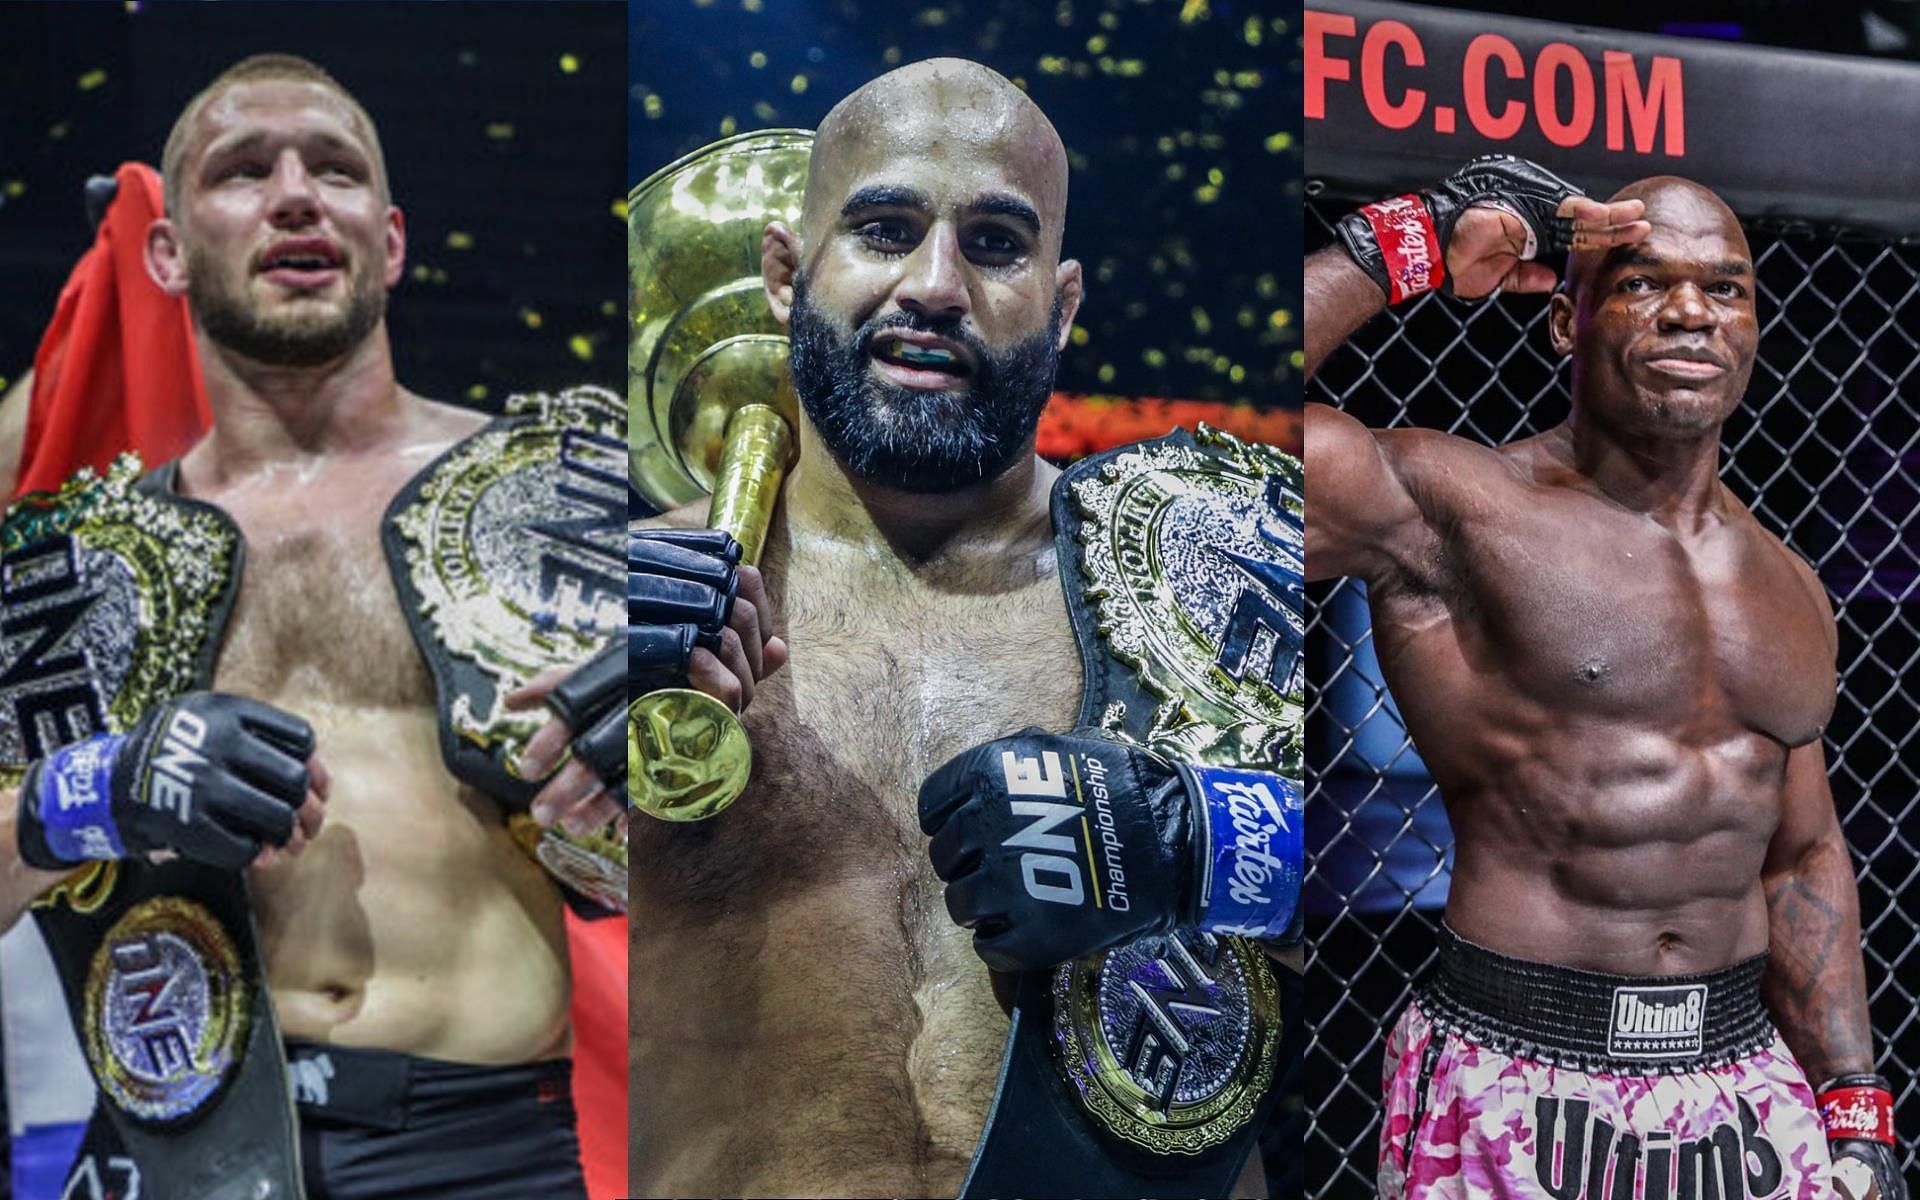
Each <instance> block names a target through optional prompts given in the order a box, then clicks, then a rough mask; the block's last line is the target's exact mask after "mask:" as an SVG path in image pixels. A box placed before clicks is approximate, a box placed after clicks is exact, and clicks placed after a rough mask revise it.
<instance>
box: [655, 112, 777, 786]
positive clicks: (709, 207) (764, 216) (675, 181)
mask: <svg viewBox="0 0 1920 1200" xmlns="http://www.w3.org/2000/svg"><path fill="white" fill-rule="evenodd" d="M812 146H813V134H812V133H811V132H810V131H808V130H803V129H767V130H760V131H758V132H754V133H743V134H739V135H738V136H735V137H730V138H727V139H725V140H723V141H719V142H715V143H714V144H712V145H711V146H707V147H705V148H703V149H700V150H696V151H694V152H693V153H692V154H689V155H687V156H686V157H685V158H682V159H680V160H679V161H677V162H674V163H671V164H669V165H668V166H665V167H663V168H661V169H660V170H658V171H655V172H654V173H653V174H652V175H650V176H648V177H647V178H646V179H645V180H643V181H642V182H641V183H640V185H639V186H638V187H636V188H634V189H633V192H632V194H631V195H630V196H629V197H628V199H627V271H628V286H629V288H630V295H631V302H630V304H629V310H630V315H631V317H632V320H633V328H632V330H631V333H630V337H631V340H630V341H629V342H628V345H627V429H628V434H627V437H628V440H629V443H630V445H631V451H632V452H631V455H630V457H629V460H628V461H629V463H630V464H631V465H630V467H629V469H630V471H631V472H632V477H633V486H634V487H635V488H636V489H637V490H638V491H639V492H640V494H641V495H642V496H644V497H645V498H646V499H647V500H648V501H649V502H650V503H652V504H653V505H655V506H656V507H658V508H660V509H661V510H662V511H665V510H666V509H670V508H677V507H679V506H681V505H683V504H688V503H691V502H692V501H694V500H696V499H698V498H699V497H700V496H701V495H702V494H707V495H710V496H711V497H712V499H711V502H710V505H709V507H708V509H707V525H708V526H709V527H710V528H714V529H724V530H726V531H727V532H728V533H730V534H732V535H733V536H734V538H735V539H737V540H738V541H739V542H740V545H741V548H742V557H741V561H743V562H745V563H750V564H751V563H758V562H759V560H760V551H761V549H762V547H763V545H764V544H765V542H766V537H767V527H768V525H770V524H771V523H772V521H773V506H774V504H775V503H777V502H778V500H779V497H780V481H781V479H782V478H783V477H784V476H785V474H786V470H787V467H788V465H789V463H790V460H791V458H792V455H793V452H794V437H793V426H794V422H795V421H796V420H797V419H798V411H799V408H798V404H797V402H796V400H795V397H794V393H793V381H792V379H791V378H790V377H789V376H788V373H787V337H786V333H785V332H784V331H783V330H782V329H781V328H780V324H779V322H777V321H775V320H774V319H773V314H772V313H771V312H769V311H768V309H767V302H766V298H765V296H764V294H763V291H762V287H761V281H760V238H761V232H762V230H764V229H765V227H766V224H767V222H768V221H771V220H776V219H778V220H783V221H787V222H789V223H791V224H798V223H799V219H800V203H801V198H802V195H803V193H804V191H805V189H806V178H807V156H808V154H809V152H810V151H811V149H812ZM752 769H753V749H752V747H751V746H750V745H749V744H748V742H747V736H746V731H745V730H744V729H743V728H742V727H741V724H740V719H739V718H738V717H736V716H734V714H733V713H732V712H731V711H730V710H729V709H728V708H727V706H726V705H725V704H723V703H721V702H720V701H718V700H716V699H714V698H713V697H711V696H709V695H707V694H706V693H704V692H698V691H694V690H692V689H691V688H667V689H664V690H661V691H656V692H650V693H648V694H647V695H645V696H641V697H639V698H638V699H636V700H634V701H633V702H632V704H631V705H629V706H628V709H627V792H628V796H629V797H630V798H631V800H632V801H633V805H634V807H635V808H638V809H640V810H641V811H642V812H645V813H648V814H649V815H651V816H655V817H659V818H661V819H662V820H668V821H699V820H704V819H705V818H707V817H710V816H713V815H714V814H715V813H717V812H719V811H720V810H721V809H724V808H726V807H727V806H728V805H729V804H732V803H733V802H734V800H735V799H737V798H738V797H739V795H740V793H741V792H742V791H744V790H745V789H746V786H747V778H748V776H749V774H750V773H751V772H752Z"/></svg>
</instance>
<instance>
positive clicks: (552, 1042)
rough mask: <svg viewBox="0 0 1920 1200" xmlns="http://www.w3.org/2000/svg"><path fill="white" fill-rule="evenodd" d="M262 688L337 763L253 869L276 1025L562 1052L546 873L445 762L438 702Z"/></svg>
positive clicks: (477, 1058) (494, 808)
mask: <svg viewBox="0 0 1920 1200" xmlns="http://www.w3.org/2000/svg"><path fill="white" fill-rule="evenodd" d="M264 698H265V699H268V700H269V702H271V703H278V704H281V705H282V706H284V707H286V708H288V709H290V710H291V711H295V712H298V713H300V715H302V716H304V717H306V718H307V719H308V720H310V721H312V722H313V726H314V731H315V736H316V744H317V746H318V751H317V753H318V756H319V757H320V759H321V761H322V763H323V764H324V765H325V767H326V769H327V772H328V774H329V776H330V781H331V785H330V792H329V797H328V801H327V805H326V819H325V823H324V825H323V827H322V829H321V832H320V836H319V838H318V839H317V840H316V841H315V842H314V843H313V844H312V845H310V846H309V847H308V848H307V850H306V852H305V853H304V854H302V855H301V856H300V857H299V858H297V859H294V860H291V861H281V862H277V863H274V864H272V865H270V866H267V867H262V868H256V869H255V870H253V871H252V872H251V875H250V882H251V885H252V896H253V902H254V911H255V914H256V918H257V920H258V922H259V929H260V935H261V944H262V953H263V956H264V957H265V960H266V967H267V980H268V984H269V986H270V988H271V990H272V992H273V999H274V1006H275V1009H276V1011H277V1013H278V1016H279V1020H280V1029H281V1033H282V1034H284V1035H285V1036H287V1037H293V1038H303V1039H310V1040H314V1041H321V1042H331V1043H335V1044H338V1045H346V1046H363V1047H372V1048H378V1049H384V1050H392V1051H397V1052H401V1053H406V1054H413V1055H418V1056H421V1057H426V1058H435V1059H444V1060H449V1061H454V1062H464V1063H489V1064H506V1063H518V1062H526V1061H530V1060H534V1059H539V1058H547V1057H553V1056H556V1055H560V1054H563V1053H565V1052H566V1051H567V1049H568V1042H567V1038H568V1033H567V1025H566V1014H567V1004H568V999H569V982H568V973H567V959H566V952H567V951H566V930H565V923H564V917H563V914H562V911H561V907H560V905H559V904H558V903H557V902H556V899H555V893H554V887H553V884H552V883H551V882H549V881H548V880H547V878H546V876H545V875H544V873H543V872H542V871H541V870H540V868H539V867H538V866H537V865H535V864H534V862H533V860H532V859H530V858H529V857H527V855H526V854H525V853H523V852H522V851H521V850H520V849H519V848H518V847H517V846H516V845H515V844H514V842H513V841H512V839H511V837H510V836H509V834H508V833H507V830H506V824H505V820H504V814H503V812H502V810H501V808H500V806H499V805H498V803H497V802H495V801H493V800H491V799H489V798H487V797H486V796H484V795H481V794H480V793H478V792H476V791H474V790H472V789H470V788H465V787H462V786H460V785H459V784H458V783H456V782H455V781H454V779H453V778H452V777H451V776H449V775H448V774H447V771H446V768H445V767H444V766H443V765H442V764H441V760H440V752H439V743H438V728H437V718H436V716H435V714H434V713H433V711H432V710H431V709H430V708H420V707H416V706H408V707H383V706H367V705H340V704H329V703H316V702H315V701H314V700H313V699H312V698H311V696H309V697H308V698H307V699H306V700H305V702H304V703H302V702H300V701H299V700H297V699H296V698H294V697H284V698H282V697H264Z"/></svg>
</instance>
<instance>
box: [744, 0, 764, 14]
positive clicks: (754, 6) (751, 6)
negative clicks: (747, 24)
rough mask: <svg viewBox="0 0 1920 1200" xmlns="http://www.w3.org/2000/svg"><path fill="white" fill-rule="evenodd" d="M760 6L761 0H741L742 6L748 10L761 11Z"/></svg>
mask: <svg viewBox="0 0 1920 1200" xmlns="http://www.w3.org/2000/svg"><path fill="white" fill-rule="evenodd" d="M760 6H761V5H760V0H740V7H741V8H744V9H746V10H747V11H748V12H759V11H760Z"/></svg>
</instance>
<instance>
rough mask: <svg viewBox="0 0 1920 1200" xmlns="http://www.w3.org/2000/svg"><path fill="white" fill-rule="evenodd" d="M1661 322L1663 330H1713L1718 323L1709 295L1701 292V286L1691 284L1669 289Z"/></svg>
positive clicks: (1685, 283)
mask: <svg viewBox="0 0 1920 1200" xmlns="http://www.w3.org/2000/svg"><path fill="white" fill-rule="evenodd" d="M1659 320H1660V327H1661V328H1663V329H1711V328H1713V326H1714V325H1715V324H1716V323H1717V322H1716V321H1715V319H1714V309H1713V305H1711V304H1709V303H1708V302H1707V294H1706V293H1705V292H1703V291H1701V290H1700V288H1699V285H1697V284H1694V283H1690V282H1682V283H1679V284H1676V285H1674V286H1673V287H1671V288H1668V289H1667V296H1666V300H1665V301H1664V302H1663V303H1662V304H1661V305H1660V313H1659Z"/></svg>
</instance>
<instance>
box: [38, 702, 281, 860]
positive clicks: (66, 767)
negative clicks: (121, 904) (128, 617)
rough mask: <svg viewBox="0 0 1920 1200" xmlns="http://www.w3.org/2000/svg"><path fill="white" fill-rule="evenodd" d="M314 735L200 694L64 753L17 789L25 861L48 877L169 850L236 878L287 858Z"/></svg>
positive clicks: (258, 710)
mask: <svg viewBox="0 0 1920 1200" xmlns="http://www.w3.org/2000/svg"><path fill="white" fill-rule="evenodd" d="M312 755H313V727H312V726H310V725H308V724H307V723H306V722H305V721H303V720H301V719H300V718H299V717H296V716H294V715H293V714H291V713H287V712H282V711H281V710H280V709H277V708H274V707H272V706H271V705H267V704H262V703H260V702H259V701H257V700H249V699H247V698H246V697H244V696H232V695H227V694H225V693H223V692H191V693H188V694H187V695H185V696H180V697H178V698H176V699H173V700H169V701H168V702H166V703H165V704H162V705H160V706H159V707H158V708H155V709H153V710H151V711H149V712H148V713H147V714H146V715H145V716H144V717H141V718H140V722H139V723H138V724H137V725H135V726H134V727H133V728H132V729H130V730H128V731H127V732H126V733H125V734H115V733H102V734H95V735H94V736H93V737H90V738H87V739H85V740H83V741H79V742H75V743H73V744H72V745H68V746H62V747H61V748H60V749H58V750H55V751H54V752H53V753H52V754H49V755H47V756H46V757H45V758H43V759H40V760H39V761H38V762H35V763H34V764H33V765H32V766H30V767H29V768H28V769H27V775H26V778H25V780H24V781H23V782H22V783H21V785H20V857H21V858H22V859H24V860H25V861H26V862H27V864H28V865H29V866H33V867H38V868H40V869H41V870H48V871H54V870H61V869H64V868H67V867H72V866H76V865H78V864H80V863H83V862H86V861H88V860H91V859H111V858H128V857H135V856H141V855H145V854H149V853H151V852H153V851H156V850H171V851H175V852H176V853H178V854H180V855H182V856H183V857H185V858H190V859H193V860H194V861H195V862H201V863H206V864H208V865H209V866H215V867H224V868H227V869H230V870H238V869H239V868H241V867H244V866H246V865H247V864H248V863H250V862H252V861H253V860H254V858H255V856H257V855H258V854H259V853H260V848H261V847H262V846H263V845H274V846H284V845H286V844H287V839H289V838H291V837H292V836H293V829H294V821H295V816H294V814H295V812H296V811H297V810H298V809H299V807H300V805H301V803H302V802H303V801H305V800H306V796H307V759H308V758H310V757H312Z"/></svg>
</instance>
